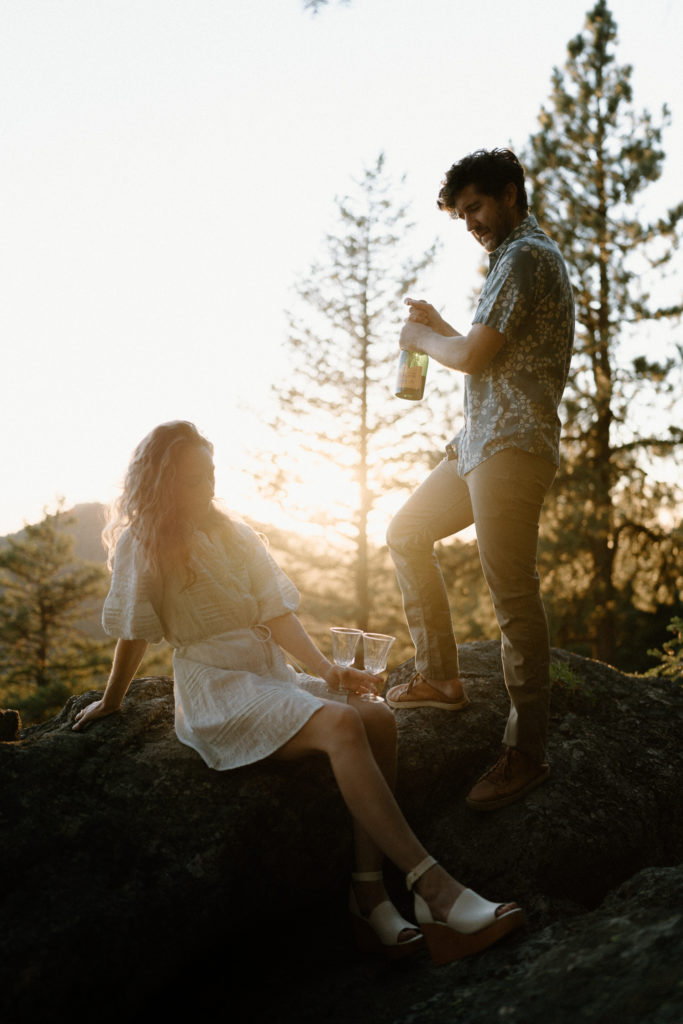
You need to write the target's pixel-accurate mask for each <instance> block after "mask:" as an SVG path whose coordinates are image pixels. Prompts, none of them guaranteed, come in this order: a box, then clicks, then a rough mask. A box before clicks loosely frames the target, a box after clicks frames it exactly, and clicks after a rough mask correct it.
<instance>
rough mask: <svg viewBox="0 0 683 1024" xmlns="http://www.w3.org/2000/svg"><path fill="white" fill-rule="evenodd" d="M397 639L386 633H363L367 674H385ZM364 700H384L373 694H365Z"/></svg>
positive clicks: (364, 661)
mask: <svg viewBox="0 0 683 1024" xmlns="http://www.w3.org/2000/svg"><path fill="white" fill-rule="evenodd" d="M395 639H396V637H395V636H387V634H386V633H363V664H364V667H365V671H366V672H369V673H370V675H373V676H378V675H380V674H381V673H382V672H384V670H385V668H386V667H387V658H388V657H389V650H390V648H391V645H392V644H393V642H394V640H395ZM362 699H363V700H371V701H376V702H379V701H383V700H384V698H383V697H380V696H379V695H378V694H373V693H364V694H363V697H362Z"/></svg>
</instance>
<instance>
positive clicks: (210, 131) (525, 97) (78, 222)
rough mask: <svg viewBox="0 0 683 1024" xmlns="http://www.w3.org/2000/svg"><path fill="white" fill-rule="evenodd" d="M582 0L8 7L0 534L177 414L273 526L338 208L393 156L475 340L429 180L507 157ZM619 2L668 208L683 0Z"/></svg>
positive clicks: (117, 473)
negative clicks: (303, 302) (282, 405)
mask: <svg viewBox="0 0 683 1024" xmlns="http://www.w3.org/2000/svg"><path fill="white" fill-rule="evenodd" d="M592 6H593V3H592V2H588V0H562V3H557V4H555V3H549V2H548V0H517V2H516V3H515V4H514V5H511V4H509V3H508V2H506V0H419V2H417V0H351V3H350V4H348V5H343V4H336V3H332V4H331V5H330V6H329V7H326V8H324V9H322V10H321V11H320V13H319V14H317V15H316V16H313V15H312V14H311V13H310V12H307V11H305V10H304V7H303V0H0V136H1V153H2V155H1V157H0V211H1V212H0V236H1V242H0V373H1V379H2V398H1V400H0V465H1V467H2V475H1V479H2V487H1V490H0V535H4V534H6V533H11V532H14V531H16V530H19V529H21V527H22V526H23V524H24V523H25V522H36V521H37V520H39V519H41V518H42V515H43V511H44V510H45V509H54V507H55V506H56V503H57V501H58V500H59V499H64V502H65V505H66V507H67V508H69V507H71V506H73V505H75V504H77V503H80V502H89V501H102V502H109V501H111V500H112V499H113V498H114V497H116V495H117V493H118V491H119V488H120V483H121V481H122V478H123V475H124V473H125V469H126V466H127V464H128V460H129V457H130V454H131V452H132V451H133V449H134V447H135V445H136V444H137V443H138V441H139V440H140V439H141V438H142V437H143V436H144V435H145V434H146V433H147V432H148V431H149V430H150V429H152V428H153V427H154V426H155V425H156V424H158V423H160V422H163V421H165V420H169V419H177V418H182V419H190V420H193V421H194V422H195V423H196V424H197V426H198V427H199V428H200V430H202V432H203V433H205V434H206V435H207V436H208V437H209V438H210V439H211V440H212V441H213V442H214V444H215V446H216V470H217V494H218V495H219V496H220V497H221V498H223V500H224V501H225V502H226V504H227V505H228V506H229V507H230V508H233V509H236V510H237V511H239V512H241V513H243V514H245V515H247V516H254V517H255V518H260V519H261V520H262V521H269V520H268V519H267V516H268V509H267V508H264V506H263V503H262V499H260V497H259V494H258V489H257V487H256V478H257V477H258V475H259V472H260V470H261V469H262V467H263V466H264V465H265V464H266V462H267V460H268V452H269V449H270V447H272V445H273V443H274V439H273V437H272V434H271V432H270V430H269V427H268V424H269V422H270V421H271V419H272V413H273V408H272V400H271V397H270V389H271V385H272V383H273V382H274V381H277V380H278V379H280V378H281V376H282V375H286V374H287V373H288V372H289V367H288V363H287V357H286V347H285V344H284V343H285V339H286V336H287V319H286V310H287V309H288V308H291V306H292V305H293V300H294V285H295V282H296V280H297V279H298V278H299V277H301V275H302V274H304V273H305V271H306V268H307V267H309V266H310V265H311V264H312V263H313V262H314V261H315V260H316V259H317V258H318V257H319V256H320V254H321V251H322V249H321V246H322V242H323V239H324V236H325V233H326V232H327V231H329V230H331V229H332V228H333V226H334V221H335V210H336V206H335V202H336V198H337V197H340V196H343V195H345V194H346V193H348V192H349V190H350V189H351V188H352V183H353V179H354V178H357V177H359V176H360V175H361V174H362V171H363V169H364V168H365V167H368V166H371V165H373V164H374V163H375V161H376V158H377V156H378V155H379V153H380V152H383V153H384V154H385V157H386V164H387V169H388V171H389V173H390V174H392V175H393V176H395V177H396V178H397V179H398V178H400V177H401V176H403V175H405V186H404V190H405V193H406V194H407V195H408V197H409V199H410V200H411V207H412V215H413V218H414V219H415V221H416V224H417V230H416V236H415V237H416V244H419V245H420V246H423V247H426V246H427V245H429V244H430V243H431V242H432V241H433V240H434V239H437V238H438V239H440V240H441V242H442V249H441V252H440V256H439V260H438V263H437V265H436V268H435V270H434V272H433V273H432V274H431V276H430V279H429V291H428V292H426V293H425V295H424V297H427V298H429V299H430V300H431V301H433V302H434V303H435V305H438V307H439V308H440V309H443V310H444V312H445V315H446V316H447V319H449V320H450V322H451V323H454V325H455V326H456V327H460V329H462V327H465V329H466V327H467V324H468V323H469V320H468V319H467V318H468V316H469V315H470V314H471V312H472V309H471V292H472V288H473V286H474V284H475V282H476V280H477V273H478V268H479V266H480V265H481V257H480V252H479V250H478V249H477V247H476V244H475V243H474V242H473V241H472V240H471V239H469V238H467V236H466V233H465V232H464V230H463V229H462V227H461V226H458V225H454V224H453V223H452V222H451V221H449V220H448V218H446V217H445V215H444V214H442V213H440V212H439V211H438V210H437V209H436V206H435V197H436V193H437V191H438V187H439V183H440V181H441V178H442V176H443V173H444V172H445V171H446V170H447V168H448V167H449V166H450V165H451V164H452V163H453V162H454V161H455V160H457V159H459V158H460V157H461V156H463V155H464V154H465V153H467V152H470V151H472V150H474V149H477V148H479V147H491V146H498V145H512V146H513V148H515V147H516V148H522V146H523V145H524V144H525V143H526V141H527V139H528V137H529V135H530V134H531V133H532V132H533V131H535V130H536V126H537V124H536V119H537V117H538V114H539V111H540V108H541V106H542V105H543V104H544V103H546V102H547V100H548V97H549V93H550V85H551V74H552V70H553V67H555V66H561V65H562V64H563V63H564V61H565V58H566V48H567V43H568V41H569V40H570V39H571V38H572V37H573V36H575V35H576V34H577V33H578V32H580V31H581V29H582V27H583V24H584V20H585V14H586V11H587V10H589V9H590V8H592ZM610 9H611V11H612V13H613V15H614V17H615V19H616V21H617V24H618V26H619V46H618V49H617V61H618V63H619V64H625V63H630V64H632V65H633V67H634V71H633V77H632V82H633V86H634V107H635V109H636V110H638V111H640V110H642V109H643V108H648V109H649V110H650V111H651V112H652V113H653V114H654V115H655V121H656V122H659V116H658V114H659V111H660V110H661V107H662V104H663V103H665V102H666V103H667V104H669V106H670V109H671V112H672V117H673V122H672V127H671V128H670V129H668V131H667V133H666V135H665V139H664V148H665V150H666V151H667V154H668V158H667V161H666V163H665V167H664V174H663V176H662V179H661V181H660V182H658V183H657V184H656V185H655V186H652V187H650V188H648V190H647V195H648V197H649V198H648V201H649V202H652V204H653V209H654V210H655V213H656V214H657V215H658V214H660V213H663V212H664V210H665V209H666V208H668V207H670V206H673V205H674V203H676V202H678V201H679V200H680V199H681V191H680V166H681V163H682V162H683V131H682V125H683V80H682V78H681V74H680V40H681V39H683V4H681V3H679V2H677V0H649V2H648V3H647V4H643V3H642V2H641V0H611V4H610ZM458 228H459V229H458ZM397 415H400V410H397ZM448 434H449V432H448V425H445V426H444V436H446V435H448ZM446 439H447V438H446ZM311 483H312V488H313V489H312V492H311V493H312V494H314V493H315V494H317V496H318V499H319V495H320V490H321V486H320V485H321V481H320V480H319V479H317V480H315V481H312V482H311ZM273 512H274V510H273ZM264 517H265V518H264ZM274 518H275V516H273V519H274Z"/></svg>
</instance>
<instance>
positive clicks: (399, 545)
mask: <svg viewBox="0 0 683 1024" xmlns="http://www.w3.org/2000/svg"><path fill="white" fill-rule="evenodd" d="M386 540H387V547H388V548H389V550H390V551H396V552H397V553H399V554H409V553H410V552H411V551H415V550H417V549H419V548H421V547H423V546H424V545H423V544H421V543H420V537H419V534H418V532H417V530H416V529H415V526H414V524H413V523H412V521H411V520H410V518H409V517H408V516H406V515H403V514H402V513H401V512H397V513H396V515H395V516H394V517H393V519H392V520H391V522H390V523H389V526H388V527H387V533H386Z"/></svg>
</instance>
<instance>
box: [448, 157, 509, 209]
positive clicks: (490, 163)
mask: <svg viewBox="0 0 683 1024" xmlns="http://www.w3.org/2000/svg"><path fill="white" fill-rule="evenodd" d="M511 182H512V184H513V185H516V186H517V208H518V210H519V211H520V213H523V214H526V213H527V211H528V209H529V200H528V198H527V194H526V188H525V185H524V168H523V167H522V165H521V164H520V162H519V160H518V159H517V157H516V156H515V154H514V153H513V152H512V150H511V149H491V150H488V149H478V150H477V151H476V152H475V153H470V154H469V155H468V156H465V157H463V158H462V160H459V161H458V162H457V164H453V166H452V167H451V168H450V170H449V171H447V173H446V177H445V178H444V180H443V181H442V183H441V191H440V192H439V196H438V199H437V201H436V205H437V206H438V207H439V209H440V210H447V211H448V213H450V215H451V217H457V213H456V212H455V205H456V202H457V199H458V196H459V195H460V193H461V192H462V190H463V189H464V188H467V186H468V185H474V186H475V188H476V189H477V191H478V192H481V194H482V195H485V196H494V198H496V199H500V198H501V197H502V195H503V192H504V191H505V187H506V186H507V185H509V184H510V183H511Z"/></svg>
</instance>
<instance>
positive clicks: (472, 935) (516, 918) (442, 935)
mask: <svg viewBox="0 0 683 1024" xmlns="http://www.w3.org/2000/svg"><path fill="white" fill-rule="evenodd" d="M435 864H436V861H435V859H434V858H433V857H425V859H424V860H423V861H421V862H420V863H419V864H418V865H417V867H416V868H413V870H412V871H411V872H410V873H409V874H408V875H407V876H406V886H407V887H408V890H409V891H410V890H412V888H413V886H414V885H415V883H416V882H417V881H418V879H420V878H421V877H422V875H424V874H425V872H426V871H428V870H429V869H430V868H431V867H433V866H434V865H435ZM501 906H505V904H501V903H491V902H490V901H489V900H485V899H483V897H481V896H478V895H477V893H476V892H473V891H472V889H463V891H462V892H461V893H460V895H459V896H458V898H457V899H456V901H455V903H454V904H453V906H452V907H451V909H450V911H449V913H448V918H447V919H446V921H445V922H444V921H435V920H434V918H433V916H432V912H431V910H430V909H429V907H428V905H427V903H426V902H425V900H424V899H423V898H422V897H421V896H420V895H419V893H417V892H416V893H415V919H416V920H417V922H418V924H419V925H420V928H421V930H422V934H423V935H424V937H425V941H426V943H427V948H428V950H429V953H430V955H431V958H432V960H433V961H434V963H435V964H436V965H437V966H441V965H442V964H449V963H452V962H453V961H454V960H460V959H462V958H463V957H465V956H471V955H472V954H473V953H480V952H481V951H482V950H483V949H486V948H487V947H488V946H492V945H493V943H494V942H498V940H499V939H502V938H503V937H504V936H505V935H508V934H509V933H510V932H512V931H514V930H515V929H516V928H519V927H521V926H522V925H523V924H524V923H525V917H524V912H523V911H522V910H521V909H520V908H519V907H514V909H511V910H508V911H506V912H505V913H503V914H496V911H497V910H498V908H499V907H501Z"/></svg>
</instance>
